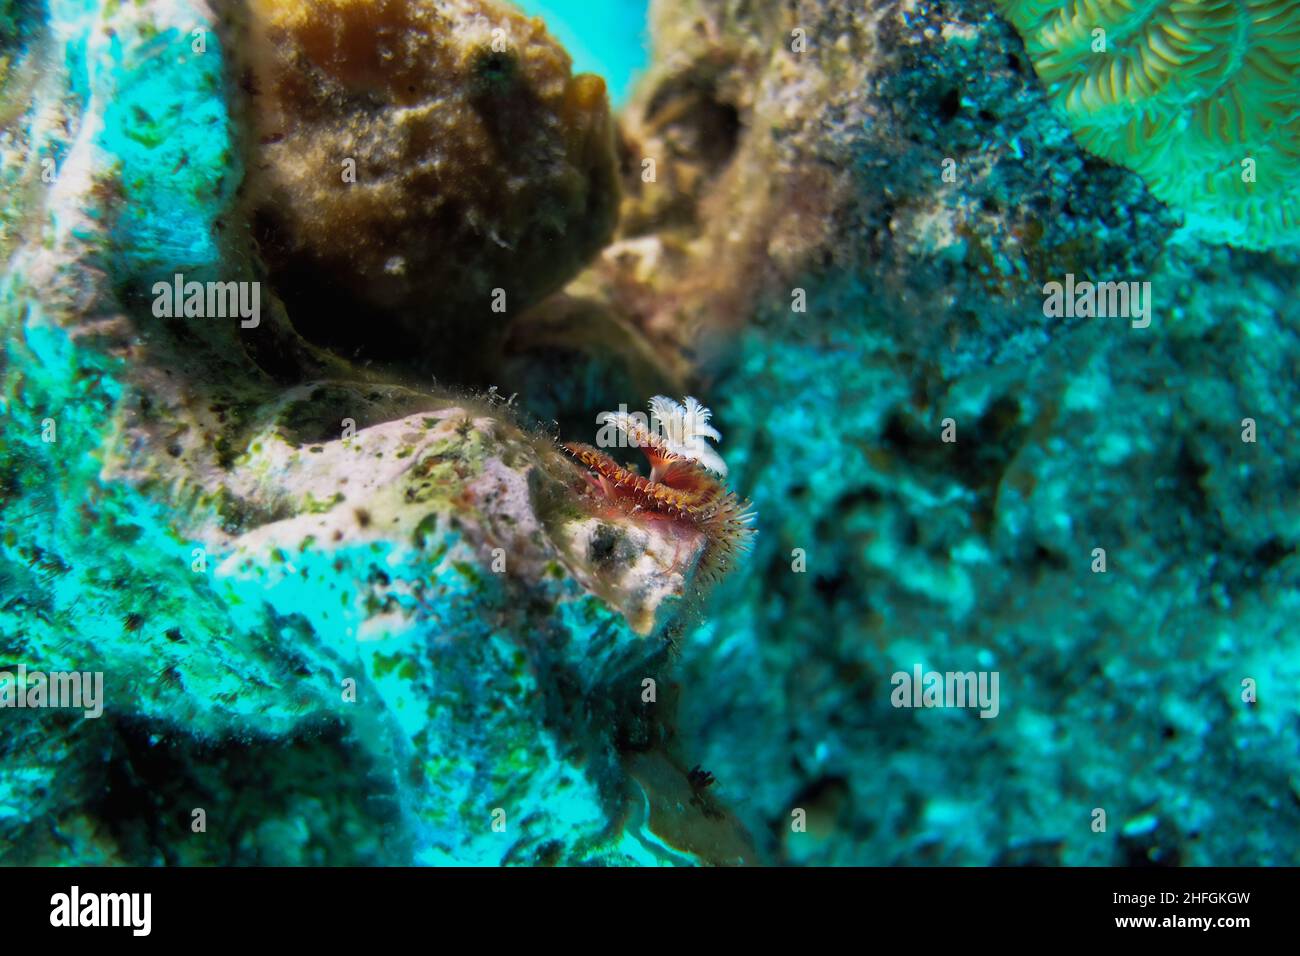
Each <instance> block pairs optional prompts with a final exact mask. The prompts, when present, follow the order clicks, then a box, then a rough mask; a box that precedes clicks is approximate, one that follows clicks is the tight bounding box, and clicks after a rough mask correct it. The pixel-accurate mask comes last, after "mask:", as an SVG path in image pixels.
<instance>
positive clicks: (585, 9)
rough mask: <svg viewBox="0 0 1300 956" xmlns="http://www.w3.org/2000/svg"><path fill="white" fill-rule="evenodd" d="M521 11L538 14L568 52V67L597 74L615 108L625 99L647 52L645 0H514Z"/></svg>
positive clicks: (642, 66) (646, 3)
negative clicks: (569, 64) (602, 79)
mask: <svg viewBox="0 0 1300 956" xmlns="http://www.w3.org/2000/svg"><path fill="white" fill-rule="evenodd" d="M516 3H517V5H518V6H519V7H520V8H521V9H523V10H524V11H525V12H526V13H530V14H533V15H534V16H540V17H544V18H545V20H546V24H547V26H548V27H549V28H550V31H551V32H552V33H553V34H555V36H556V37H557V38H558V39H559V40H560V42H561V43H563V44H564V46H565V49H567V50H568V51H569V53H571V54H572V55H573V69H574V71H575V72H579V73H599V74H600V75H601V76H603V77H604V78H605V82H607V83H608V84H609V96H610V99H611V100H612V101H613V103H614V106H615V107H620V106H622V105H623V104H624V103H626V102H627V99H628V96H629V95H630V94H631V92H632V86H633V84H634V83H635V81H636V77H637V75H638V74H639V73H640V72H641V71H642V70H643V69H645V65H646V62H647V61H648V59H649V57H648V54H647V43H646V31H645V26H646V8H647V6H648V5H649V4H648V0H596V2H594V3H593V2H592V0H516Z"/></svg>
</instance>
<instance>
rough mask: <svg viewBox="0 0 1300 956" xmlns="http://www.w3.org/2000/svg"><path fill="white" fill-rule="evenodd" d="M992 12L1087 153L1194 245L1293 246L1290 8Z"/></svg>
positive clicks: (1298, 114)
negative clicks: (1183, 220)
mask: <svg viewBox="0 0 1300 956" xmlns="http://www.w3.org/2000/svg"><path fill="white" fill-rule="evenodd" d="M997 3H998V6H999V7H1000V8H1001V9H1002V11H1003V13H1004V14H1005V15H1006V17H1007V19H1009V20H1010V21H1011V23H1012V24H1013V25H1014V26H1015V27H1016V29H1017V30H1018V31H1019V32H1020V34H1021V36H1022V37H1024V40H1025V48H1026V50H1027V51H1028V52H1029V55H1030V57H1031V58H1032V59H1033V61H1034V67H1035V69H1036V70H1037V72H1038V75H1039V77H1040V78H1041V79H1042V81H1043V82H1044V84H1046V86H1047V88H1048V91H1049V93H1050V94H1051V96H1052V98H1053V100H1054V101H1055V102H1056V104H1057V105H1058V106H1060V107H1061V108H1062V109H1063V110H1064V111H1065V113H1066V114H1067V115H1068V117H1069V120H1070V123H1071V125H1072V127H1073V129H1074V131H1075V135H1076V137H1077V138H1078V140H1079V142H1080V143H1082V144H1083V145H1084V146H1085V147H1086V148H1087V149H1089V150H1091V151H1092V152H1094V153H1096V154H1097V155H1099V156H1102V157H1104V158H1105V159H1108V160H1111V161H1112V162H1116V163H1121V164H1123V165H1125V166H1128V167H1129V168H1130V169H1133V170H1134V171H1135V172H1137V173H1139V174H1140V175H1141V176H1142V178H1143V179H1145V180H1146V182H1147V185H1148V186H1149V187H1150V188H1151V191H1152V192H1153V193H1154V194H1155V195H1156V196H1158V197H1159V198H1160V199H1162V200H1163V201H1165V202H1167V203H1169V204H1170V205H1172V206H1176V207H1178V208H1181V209H1183V210H1184V211H1185V212H1186V213H1187V222H1188V225H1189V226H1191V227H1192V228H1194V229H1195V230H1196V231H1197V232H1198V234H1200V235H1201V236H1203V237H1204V238H1206V239H1210V240H1212V241H1224V242H1230V243H1232V244H1234V245H1240V246H1245V247H1248V248H1255V249H1266V248H1270V247H1273V246H1276V245H1280V244H1283V243H1295V242H1300V178H1298V177H1297V175H1296V174H1297V172H1300V2H1297V0H997Z"/></svg>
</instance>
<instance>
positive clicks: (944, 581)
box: [0, 0, 1300, 866]
mask: <svg viewBox="0 0 1300 956" xmlns="http://www.w3.org/2000/svg"><path fill="white" fill-rule="evenodd" d="M1189 6H1195V5H1189V4H1178V3H1173V4H1153V5H1151V7H1152V9H1151V10H1150V11H1148V12H1147V14H1146V15H1145V17H1139V18H1138V19H1139V20H1140V22H1135V21H1133V20H1132V18H1134V17H1137V16H1138V15H1137V14H1134V13H1133V11H1132V9H1130V7H1131V5H1125V4H1121V3H1103V2H1100V0H1098V2H1095V3H1087V4H1066V3H1048V2H1043V0H1035V2H1017V3H1012V2H1010V0H1007V2H999V3H994V2H991V0H942V2H940V0H869V2H865V3H864V2H861V0H855V2H851V0H795V2H787V0H750V2H735V0H653V2H652V3H651V4H650V8H649V26H650V35H651V47H650V57H649V61H648V65H647V67H646V69H645V73H644V75H643V76H641V77H640V78H639V79H638V80H637V82H636V83H635V85H634V86H633V87H632V92H631V94H630V96H629V97H628V99H627V101H626V103H625V104H623V105H622V106H621V107H620V108H619V109H618V110H617V111H615V110H613V109H612V108H611V106H610V103H609V99H608V94H607V88H608V84H607V83H606V81H605V80H603V79H602V78H600V77H597V76H593V75H591V74H582V73H577V74H575V73H574V72H573V70H572V67H571V61H570V58H569V55H568V54H567V53H566V52H565V50H564V49H563V48H562V47H561V46H560V45H559V43H558V42H557V41H556V40H555V39H554V36H553V35H552V33H551V32H550V31H549V30H548V28H547V25H546V23H545V21H544V19H542V18H538V17H533V16H528V15H525V14H523V13H521V12H520V11H518V10H517V9H516V8H514V7H513V6H512V5H510V4H509V3H507V2H505V0H276V2H271V0H240V2H216V0H208V2H205V0H134V2H117V0H103V2H99V0H47V2H37V0H8V2H0V98H2V103H3V107H2V108H0V160H2V162H0V182H2V183H3V185H4V189H3V201H2V202H0V253H3V255H4V256H5V259H6V263H7V264H6V268H5V270H4V273H3V278H2V279H0V335H3V340H4V349H3V357H2V358H0V427H2V429H3V432H2V441H0V509H2V510H0V670H13V669H14V668H16V667H17V666H18V665H19V664H20V663H22V664H26V665H27V667H29V668H31V669H32V670H36V669H38V668H39V669H42V670H44V671H50V672H53V671H86V672H89V671H95V672H102V674H103V678H104V700H103V714H102V716H100V717H98V718H97V719H83V718H82V716H81V715H80V714H78V713H75V712H69V711H65V710H56V709H47V710H42V709H35V708H32V709H11V708H5V709H0V720H2V721H3V722H4V723H3V733H0V863H2V864H7V865H12V864H40V865H46V864H56V863H85V864H135V865H158V864H181V865H192V864H205V865H215V864H282V865H338V864H365V865H391V864H408V863H415V864H430V865H446V864H460V865H629V866H631V865H656V866H660V865H667V866H677V865H736V864H804V865H842V864H960V865H967V864H1039V865H1043V864H1046V865H1055V864H1066V865H1074V864H1132V865H1151V864H1158V865H1176V864H1188V865H1196V864H1236V865H1253V864H1291V865H1294V864H1296V863H1300V856H1298V855H1297V854H1300V850H1298V849H1297V848H1298V847H1300V746H1298V745H1300V739H1297V734H1298V733H1300V720H1298V718H1300V706H1298V703H1297V697H1296V694H1295V687H1296V686H1297V681H1300V646H1297V638H1296V636H1295V632H1294V629H1293V628H1291V627H1290V626H1289V621H1290V620H1291V619H1292V616H1293V615H1294V614H1295V613H1296V608H1297V606H1300V591H1298V590H1297V586H1296V585H1297V571H1298V570H1300V558H1297V554H1296V548H1297V543H1300V504H1297V500H1296V496H1295V493H1294V491H1295V487H1296V480H1297V473H1298V472H1300V458H1297V457H1296V456H1295V455H1294V453H1293V452H1291V451H1290V450H1288V440H1289V436H1290V435H1291V434H1292V433H1293V432H1294V431H1295V429H1296V428H1297V427H1298V426H1300V421H1298V420H1297V415H1298V413H1297V411H1296V409H1297V408H1300V385H1297V383H1296V379H1295V375H1294V369H1295V368H1296V367H1297V363H1298V362H1300V336H1298V335H1297V332H1296V330H1295V328H1294V322H1293V319H1294V312H1295V303H1296V302H1297V301H1300V250H1298V249H1297V243H1296V242H1295V239H1296V228H1297V219H1296V213H1295V208H1296V207H1295V189H1296V186H1295V183H1294V181H1293V177H1292V176H1290V175H1289V173H1286V174H1284V173H1283V172H1282V170H1285V169H1287V168H1288V164H1291V165H1294V163H1293V159H1294V158H1295V156H1296V155H1297V154H1296V151H1295V149H1294V147H1295V145H1296V140H1295V132H1296V129H1297V128H1298V127H1297V123H1298V122H1300V109H1298V108H1297V98H1298V97H1300V79H1298V78H1297V76H1296V72H1295V69H1294V66H1295V63H1294V56H1295V53H1296V50H1297V49H1300V41H1296V42H1293V40H1295V32H1296V29H1297V27H1296V21H1295V18H1294V16H1293V15H1292V8H1291V7H1289V6H1288V5H1287V4H1285V3H1282V4H1278V3H1272V4H1269V3H1265V2H1263V0H1250V2H1249V3H1245V4H1242V5H1223V4H1218V5H1216V4H1213V3H1207V4H1202V5H1200V6H1203V7H1204V8H1205V11H1204V15H1203V16H1202V17H1201V18H1200V19H1199V20H1195V21H1194V18H1193V17H1192V15H1191V14H1190V13H1189V12H1188V9H1187V8H1188V7H1189ZM1229 6H1231V7H1232V9H1231V10H1229V9H1228V7H1229ZM1156 8H1159V9H1156ZM1091 18H1096V19H1097V22H1098V23H1100V24H1101V25H1102V26H1103V27H1104V28H1105V30H1106V31H1109V33H1108V40H1109V42H1110V43H1111V44H1113V45H1114V48H1115V50H1116V51H1117V56H1119V57H1120V58H1119V59H1117V60H1115V63H1116V64H1118V65H1116V66H1114V67H1113V69H1114V70H1116V71H1119V72H1111V73H1106V72H1104V70H1102V68H1100V67H1098V66H1097V64H1096V62H1095V61H1093V60H1091V59H1090V58H1089V56H1090V52H1089V51H1090V50H1091V47H1090V44H1092V42H1093V40H1094V37H1093V35H1092V33H1091V28H1090V24H1091V22H1092V19H1091ZM1242 18H1244V19H1242ZM1243 24H1245V25H1243ZM1054 31H1055V32H1054ZM1196 31H1201V32H1199V33H1198V32H1196ZM1062 32H1064V33H1065V34H1068V36H1069V40H1070V44H1071V46H1070V47H1069V55H1068V56H1066V55H1064V54H1063V53H1061V52H1060V50H1059V49H1058V48H1057V46H1055V44H1057V41H1056V40H1054V39H1052V37H1053V36H1056V35H1057V34H1058V33H1062ZM1193 33H1195V35H1193ZM1220 33H1225V34H1230V35H1231V42H1230V43H1229V41H1228V40H1226V39H1224V40H1221V39H1219V34H1220ZM1139 40H1140V41H1141V44H1139V43H1138V41H1139ZM1130 41H1131V42H1130ZM1224 44H1228V45H1227V46H1225V45H1224ZM1208 48H1213V50H1214V51H1217V52H1218V53H1219V54H1221V55H1220V56H1217V57H1216V56H1213V55H1211V54H1210V53H1209V52H1207V49H1208ZM1180 54H1181V55H1184V56H1186V57H1187V58H1188V60H1189V62H1190V63H1191V64H1192V65H1191V66H1190V67H1188V69H1187V70H1183V71H1181V72H1179V71H1175V70H1174V69H1173V66H1168V67H1166V64H1173V65H1179V64H1177V63H1175V61H1174V60H1171V59H1170V57H1174V56H1176V55H1180ZM1153 58H1155V59H1153ZM1124 71H1127V72H1124ZM1193 73H1194V74H1195V75H1196V76H1197V77H1198V78H1199V79H1198V80H1197V84H1199V85H1194V86H1193V87H1192V88H1188V89H1182V88H1181V87H1179V88H1177V89H1165V88H1164V87H1161V88H1159V89H1157V88H1156V85H1158V84H1156V80H1157V79H1159V78H1160V77H1161V76H1164V75H1166V74H1168V75H1169V76H1171V77H1173V76H1177V77H1179V78H1182V77H1185V76H1189V75H1191V74H1193ZM1228 74H1231V79H1228V80H1225V78H1224V77H1225V76H1226V75H1228ZM1103 79H1104V82H1103ZM1179 82H1181V79H1180V80H1179ZM1153 84H1156V85H1153ZM1188 111H1190V112H1191V113H1193V114H1195V115H1194V116H1193V118H1192V119H1190V120H1188V119H1186V117H1184V116H1183V113H1184V112H1188ZM1156 145H1158V146H1159V149H1157V148H1156ZM1243 153H1250V155H1251V158H1254V159H1257V161H1258V170H1257V172H1258V176H1257V178H1256V179H1253V180H1251V181H1250V182H1246V181H1245V180H1243V179H1241V178H1240V176H1237V178H1236V179H1235V180H1232V181H1231V182H1229V180H1230V179H1231V176H1230V175H1229V174H1230V173H1232V171H1233V170H1239V169H1240V164H1239V161H1240V159H1242V158H1246V157H1245V156H1244V155H1239V154H1243ZM1225 164H1227V165H1225ZM1225 170H1227V172H1225ZM1225 177H1226V178H1225ZM1067 276H1068V277H1069V279H1068V281H1069V283H1070V287H1071V288H1073V283H1074V279H1075V277H1078V278H1079V280H1080V281H1084V280H1088V279H1091V280H1093V281H1097V282H1128V281H1133V282H1137V283H1139V284H1141V283H1148V284H1149V285H1148V286H1147V288H1148V290H1149V291H1148V292H1147V293H1146V295H1145V298H1144V301H1145V307H1144V308H1145V311H1144V312H1142V313H1141V314H1136V315H1132V316H1129V315H1119V316H1116V315H1111V316H1099V315H1096V314H1093V313H1090V312H1087V311H1084V310H1081V309H1074V308H1071V309H1070V310H1068V311H1067V312H1065V313H1053V312H1052V310H1050V309H1049V308H1047V307H1046V306H1045V305H1044V293H1045V291H1046V289H1045V285H1046V284H1048V283H1053V282H1057V283H1065V282H1066V281H1067ZM1125 301H1128V300H1127V299H1126V300H1125ZM666 396H674V398H668V397H666ZM693 396H696V397H698V401H697V399H696V397H693ZM676 397H682V402H681V403H680V404H679V403H678V401H677V398H676ZM647 401H649V402H650V411H651V413H652V414H651V415H650V416H648V417H647V418H646V419H645V420H642V419H639V418H637V417H635V416H634V415H633V414H632V412H637V413H638V414H640V409H642V408H644V407H646V402H647ZM705 406H708V407H705ZM710 409H711V411H710ZM644 421H651V422H657V423H659V424H661V425H665V426H667V427H666V430H665V432H664V436H665V437H656V436H654V435H652V434H649V433H648V432H647V431H646V426H645V424H644ZM1247 421H1249V423H1250V424H1249V426H1248V425H1247ZM1247 433H1249V436H1250V437H1249V438H1248V439H1247V438H1246V437H1245V436H1246V434H1247ZM602 434H603V435H606V436H607V437H609V436H612V437H614V438H616V439H618V441H617V442H615V445H616V447H614V448H610V447H606V443H605V442H604V441H602V439H601V438H600V437H599V436H600V435H602ZM724 436H725V441H723V440H722V439H723V437H724ZM1099 552H1100V558H1099ZM1099 561H1100V564H1099V563H1098V562H1099ZM914 667H917V668H920V669H922V670H932V669H933V670H938V671H959V672H981V673H988V672H996V673H997V674H998V675H999V676H1000V679H1001V683H1000V687H1001V691H1002V694H1001V700H1000V702H999V704H998V706H997V708H996V714H995V715H981V714H980V713H978V712H975V711H971V710H927V709H911V708H900V707H898V706H897V705H896V704H894V703H891V690H892V687H891V675H894V674H896V673H898V672H903V673H911V672H912V670H913V668H914ZM1247 685H1248V686H1249V688H1250V690H1251V693H1249V694H1247V693H1245V692H1243V687H1245V686H1247ZM985 716H992V719H985ZM1098 809H1102V810H1104V816H1105V817H1106V819H1107V820H1108V823H1107V825H1105V826H1103V827H1102V828H1101V829H1098V828H1097V826H1096V820H1097V817H1096V811H1097V810H1098ZM200 811H201V812H200ZM200 820H201V825H200V823H199V822H196V821H200ZM792 821H795V822H794V823H792Z"/></svg>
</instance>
